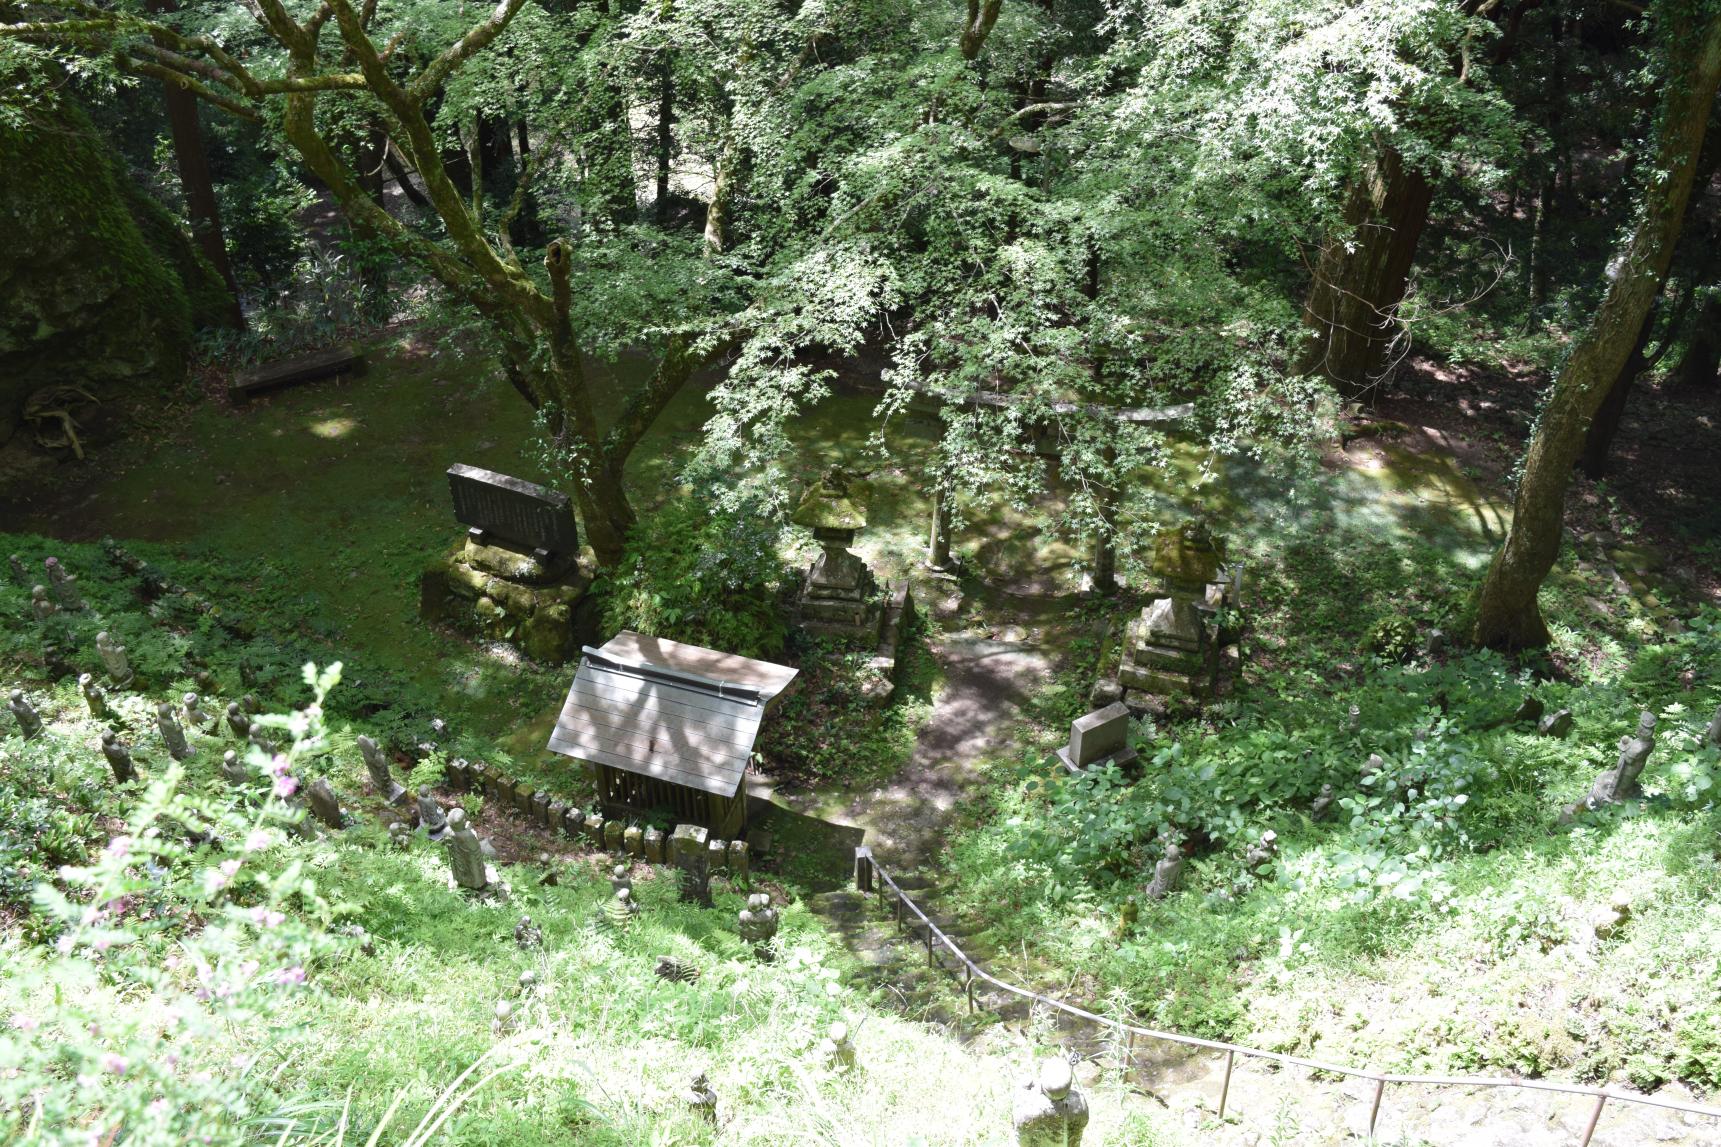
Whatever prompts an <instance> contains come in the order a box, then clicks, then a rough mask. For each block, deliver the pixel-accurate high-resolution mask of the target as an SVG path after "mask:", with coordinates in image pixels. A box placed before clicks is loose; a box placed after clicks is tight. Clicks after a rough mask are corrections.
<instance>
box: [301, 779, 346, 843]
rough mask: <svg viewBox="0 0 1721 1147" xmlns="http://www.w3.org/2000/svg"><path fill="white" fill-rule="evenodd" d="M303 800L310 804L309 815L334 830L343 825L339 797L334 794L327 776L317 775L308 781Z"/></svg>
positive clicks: (343, 820)
mask: <svg viewBox="0 0 1721 1147" xmlns="http://www.w3.org/2000/svg"><path fill="white" fill-rule="evenodd" d="M305 802H306V803H307V804H309V805H310V806H311V815H312V816H314V817H316V818H317V819H318V820H320V821H322V822H323V824H324V825H326V826H328V827H329V828H332V829H336V830H339V829H341V828H343V827H345V825H346V818H345V817H343V816H342V815H341V799H340V798H339V797H337V796H336V795H335V790H334V789H333V788H332V787H331V786H330V785H329V781H328V778H327V777H318V778H317V779H316V780H314V781H312V782H311V783H310V785H309V786H308V787H307V788H306V789H305Z"/></svg>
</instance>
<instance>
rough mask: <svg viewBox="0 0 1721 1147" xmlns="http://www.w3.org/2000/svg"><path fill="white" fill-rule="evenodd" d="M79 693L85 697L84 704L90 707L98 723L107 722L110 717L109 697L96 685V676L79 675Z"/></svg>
mask: <svg viewBox="0 0 1721 1147" xmlns="http://www.w3.org/2000/svg"><path fill="white" fill-rule="evenodd" d="M78 692H80V693H82V694H83V695H84V704H85V705H87V706H88V707H89V710H90V716H91V717H94V718H95V719H96V720H98V721H105V720H106V719H107V715H108V695H107V694H106V693H104V692H102V687H101V686H100V685H97V684H96V679H95V676H94V674H90V673H80V674H78Z"/></svg>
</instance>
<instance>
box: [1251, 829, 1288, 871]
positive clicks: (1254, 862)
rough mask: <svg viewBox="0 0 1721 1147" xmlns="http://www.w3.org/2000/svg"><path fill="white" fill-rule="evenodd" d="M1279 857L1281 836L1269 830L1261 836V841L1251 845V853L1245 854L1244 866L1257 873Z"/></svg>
mask: <svg viewBox="0 0 1721 1147" xmlns="http://www.w3.org/2000/svg"><path fill="white" fill-rule="evenodd" d="M1278 855H1279V834H1278V833H1276V832H1274V831H1273V830H1272V829H1268V830H1267V831H1266V832H1263V833H1262V834H1261V839H1260V840H1259V841H1257V842H1256V843H1255V844H1253V845H1251V846H1250V848H1249V851H1248V852H1246V853H1244V854H1243V866H1244V867H1245V868H1247V869H1248V870H1249V871H1250V872H1255V871H1257V870H1259V869H1260V868H1261V867H1263V866H1264V865H1266V864H1269V863H1271V862H1272V861H1273V860H1275V859H1277V857H1278Z"/></svg>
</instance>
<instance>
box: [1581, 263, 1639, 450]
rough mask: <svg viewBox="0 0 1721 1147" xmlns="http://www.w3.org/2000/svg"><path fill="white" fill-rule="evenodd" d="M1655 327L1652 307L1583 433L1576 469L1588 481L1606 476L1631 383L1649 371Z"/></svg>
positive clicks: (1622, 419)
mask: <svg viewBox="0 0 1721 1147" xmlns="http://www.w3.org/2000/svg"><path fill="white" fill-rule="evenodd" d="M1657 297H1659V296H1657ZM1654 327H1655V308H1654V307H1653V306H1652V307H1651V308H1650V310H1649V313H1648V314H1646V315H1644V316H1643V323H1642V325H1641V326H1639V328H1638V332H1637V338H1636V339H1634V340H1633V341H1632V344H1631V353H1630V354H1628V355H1626V356H1625V365H1624V366H1622V367H1620V368H1619V376H1618V377H1617V378H1615V379H1614V380H1613V385H1612V386H1610V387H1608V388H1607V395H1606V396H1605V397H1604V398H1603V399H1602V400H1601V405H1600V406H1598V407H1596V412H1595V417H1593V418H1591V419H1590V425H1589V429H1588V430H1586V431H1585V432H1584V448H1583V452H1582V453H1581V454H1579V455H1578V469H1579V470H1581V471H1583V473H1584V476H1585V477H1587V478H1603V477H1606V476H1607V463H1608V456H1609V455H1610V454H1612V453H1613V440H1614V438H1615V437H1616V436H1617V435H1618V434H1619V424H1620V423H1621V422H1622V421H1624V420H1625V404H1626V401H1627V400H1628V399H1629V398H1630V397H1631V387H1632V384H1633V383H1634V382H1636V381H1637V376H1638V375H1640V374H1642V373H1643V372H1644V371H1645V370H1648V369H1649V357H1648V356H1647V355H1646V354H1644V351H1645V350H1646V349H1647V348H1648V346H1649V332H1650V331H1651V330H1652V329H1654Z"/></svg>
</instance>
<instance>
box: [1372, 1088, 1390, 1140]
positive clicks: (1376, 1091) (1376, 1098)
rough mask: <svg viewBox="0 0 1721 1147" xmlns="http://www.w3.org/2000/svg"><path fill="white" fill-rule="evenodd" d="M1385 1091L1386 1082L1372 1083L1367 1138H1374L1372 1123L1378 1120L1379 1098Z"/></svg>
mask: <svg viewBox="0 0 1721 1147" xmlns="http://www.w3.org/2000/svg"><path fill="white" fill-rule="evenodd" d="M1385 1091H1386V1080H1384V1079H1376V1080H1375V1081H1374V1103H1373V1104H1372V1105H1371V1106H1370V1107H1369V1109H1368V1137H1369V1138H1370V1139H1373V1138H1374V1121H1375V1120H1376V1119H1378V1118H1380V1097H1381V1095H1382V1094H1383V1093H1384V1092H1385Z"/></svg>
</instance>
